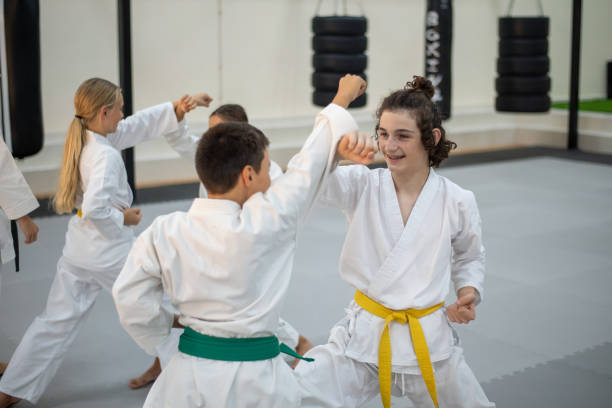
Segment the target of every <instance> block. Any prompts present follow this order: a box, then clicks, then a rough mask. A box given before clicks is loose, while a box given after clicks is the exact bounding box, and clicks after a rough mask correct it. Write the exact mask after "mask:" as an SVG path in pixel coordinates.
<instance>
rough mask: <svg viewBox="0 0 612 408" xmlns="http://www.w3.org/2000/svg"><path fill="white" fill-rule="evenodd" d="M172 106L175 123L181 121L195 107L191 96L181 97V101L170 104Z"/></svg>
mask: <svg viewBox="0 0 612 408" xmlns="http://www.w3.org/2000/svg"><path fill="white" fill-rule="evenodd" d="M172 105H173V106H174V114H175V115H176V120H177V121H179V122H180V121H182V120H183V118H184V117H185V114H186V113H187V112H189V111H191V110H193V109H195V107H196V103H195V102H194V101H193V99H192V98H191V96H189V95H187V94H185V95H183V96H181V99H179V100H178V101H174V102H172Z"/></svg>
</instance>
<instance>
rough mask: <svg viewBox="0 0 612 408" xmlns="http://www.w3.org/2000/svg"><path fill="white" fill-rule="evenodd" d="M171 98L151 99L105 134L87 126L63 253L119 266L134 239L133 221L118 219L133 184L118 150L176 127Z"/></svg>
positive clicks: (91, 264) (101, 267)
mask: <svg viewBox="0 0 612 408" xmlns="http://www.w3.org/2000/svg"><path fill="white" fill-rule="evenodd" d="M177 127H178V122H177V120H176V115H175V113H174V108H173V106H172V103H170V102H167V103H164V104H160V105H156V106H153V107H150V108H147V109H144V110H141V111H139V112H136V113H135V114H133V115H131V116H129V117H128V118H126V119H123V120H121V121H119V124H118V126H117V130H116V131H115V132H114V133H109V134H108V135H106V137H104V136H102V135H99V134H96V133H94V132H92V131H89V130H88V131H87V141H86V143H85V146H84V147H83V150H82V152H81V158H80V161H79V172H80V174H81V184H80V186H79V192H78V194H77V203H76V208H78V209H80V210H81V212H82V216H81V217H79V216H78V215H74V216H73V217H72V218H71V219H70V221H69V223H68V231H67V232H66V244H65V245H64V251H63V255H64V257H65V258H66V259H67V260H68V261H69V262H70V263H72V264H73V265H76V266H79V267H82V268H86V269H89V270H97V271H107V270H115V271H117V270H120V269H121V267H122V266H123V263H124V262H125V258H126V257H127V254H128V252H129V250H130V248H131V246H132V243H133V241H134V232H133V227H131V226H126V225H123V220H124V218H123V213H122V211H123V210H125V209H127V208H130V207H131V205H132V199H133V195H132V190H131V189H130V186H129V184H128V180H127V173H126V170H125V165H124V164H123V159H122V157H121V152H120V151H121V150H123V149H126V148H128V147H132V146H134V145H136V144H138V143H140V142H143V141H145V140H149V139H153V138H155V137H159V136H161V135H165V134H167V133H170V132H172V131H175V130H176V129H177Z"/></svg>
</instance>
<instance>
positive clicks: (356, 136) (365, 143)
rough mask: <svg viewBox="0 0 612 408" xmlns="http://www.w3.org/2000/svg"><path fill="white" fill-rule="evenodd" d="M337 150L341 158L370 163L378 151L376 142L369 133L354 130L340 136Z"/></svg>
mask: <svg viewBox="0 0 612 408" xmlns="http://www.w3.org/2000/svg"><path fill="white" fill-rule="evenodd" d="M337 151H338V155H340V157H342V158H343V159H346V160H351V161H353V162H355V163H359V164H370V163H372V161H374V155H376V152H378V144H377V143H376V141H375V140H374V138H373V137H371V136H370V135H367V134H365V133H360V132H357V131H356V130H355V131H352V132H349V133H347V134H345V135H344V136H342V139H340V142H339V143H338V150H337Z"/></svg>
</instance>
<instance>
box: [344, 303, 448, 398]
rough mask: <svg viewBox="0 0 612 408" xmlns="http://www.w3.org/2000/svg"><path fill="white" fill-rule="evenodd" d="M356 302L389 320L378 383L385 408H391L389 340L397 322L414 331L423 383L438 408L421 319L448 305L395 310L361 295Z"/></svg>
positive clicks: (381, 347) (380, 351) (381, 346)
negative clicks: (392, 326) (390, 327)
mask: <svg viewBox="0 0 612 408" xmlns="http://www.w3.org/2000/svg"><path fill="white" fill-rule="evenodd" d="M355 302H357V304H358V305H359V306H361V307H362V308H363V309H365V310H367V311H368V312H370V313H372V314H373V315H374V316H378V317H380V318H381V319H385V328H384V329H383V332H382V335H381V336H380V343H379V345H378V382H379V385H380V398H381V399H382V403H383V406H384V407H385V408H388V407H390V406H391V340H390V339H389V322H390V321H391V320H395V321H397V322H399V323H408V325H409V327H410V335H411V336H412V344H413V346H414V353H415V354H416V357H417V362H418V363H419V368H420V369H421V373H422V375H423V380H425V385H426V386H427V390H428V391H429V395H431V399H432V401H433V403H434V405H435V406H436V408H438V394H437V392H436V381H435V379H434V373H433V366H432V365H431V359H430V358H429V349H428V348H427V342H426V341H425V335H424V334H423V328H422V327H421V323H419V320H418V319H419V318H421V317H423V316H427V315H428V314H430V313H433V312H435V311H436V310H438V309H439V308H441V307H442V306H444V302H442V303H438V304H437V305H435V306H432V307H429V308H427V309H406V310H392V309H388V308H386V307H384V306H383V305H381V304H380V303H378V302H376V301H374V300H372V299H370V298H369V297H367V296H366V295H364V294H363V293H362V292H360V291H357V292H356V293H355Z"/></svg>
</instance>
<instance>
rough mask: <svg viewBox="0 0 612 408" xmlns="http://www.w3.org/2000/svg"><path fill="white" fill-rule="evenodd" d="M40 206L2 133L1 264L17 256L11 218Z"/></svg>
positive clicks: (0, 139)
mask: <svg viewBox="0 0 612 408" xmlns="http://www.w3.org/2000/svg"><path fill="white" fill-rule="evenodd" d="M36 208H38V201H37V200H36V197H34V194H33V193H32V190H30V186H28V184H27V183H26V181H25V178H24V177H23V174H21V172H20V171H19V168H17V164H15V160H13V155H12V154H11V152H10V151H9V149H8V147H7V146H6V144H5V143H4V139H3V138H2V135H1V134H0V264H5V263H8V262H10V261H12V260H13V259H14V258H15V249H14V248H13V237H12V236H11V227H10V222H9V220H16V219H18V218H21V217H23V216H24V215H27V214H29V213H31V212H32V211H34V210H35V209H36Z"/></svg>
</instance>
